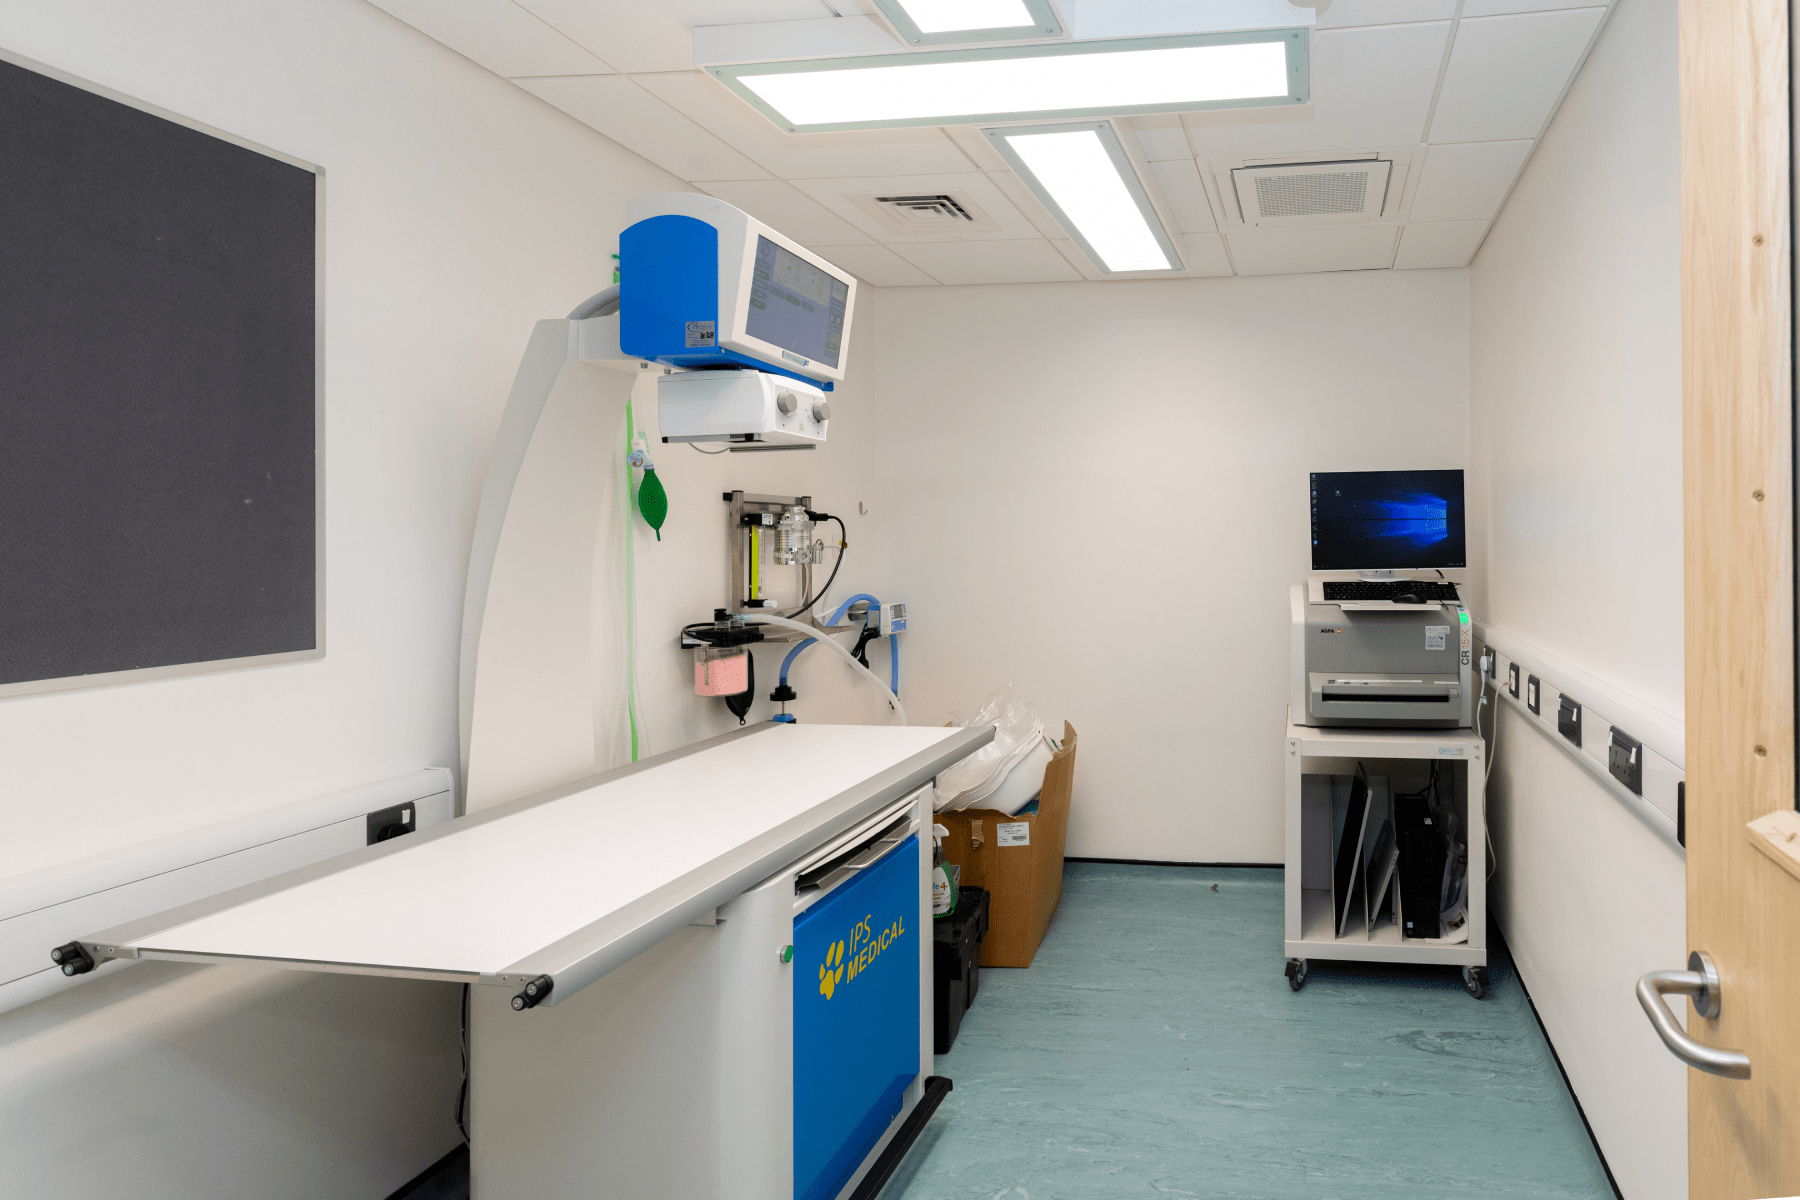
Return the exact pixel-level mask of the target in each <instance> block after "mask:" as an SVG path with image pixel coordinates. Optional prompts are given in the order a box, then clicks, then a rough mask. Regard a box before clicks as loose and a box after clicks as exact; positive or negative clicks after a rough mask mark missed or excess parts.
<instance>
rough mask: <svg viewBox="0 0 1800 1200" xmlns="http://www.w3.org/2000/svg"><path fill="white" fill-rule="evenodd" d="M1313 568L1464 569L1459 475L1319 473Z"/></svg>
mask: <svg viewBox="0 0 1800 1200" xmlns="http://www.w3.org/2000/svg"><path fill="white" fill-rule="evenodd" d="M1311 499H1312V569H1313V570H1315V571H1391V570H1397V569H1415V570H1416V569H1430V568H1434V567H1436V568H1448V567H1464V566H1467V565H1468V538H1467V534H1466V532H1465V530H1464V526H1463V473H1462V472H1461V471H1316V472H1314V473H1313V476H1312V498H1311Z"/></svg>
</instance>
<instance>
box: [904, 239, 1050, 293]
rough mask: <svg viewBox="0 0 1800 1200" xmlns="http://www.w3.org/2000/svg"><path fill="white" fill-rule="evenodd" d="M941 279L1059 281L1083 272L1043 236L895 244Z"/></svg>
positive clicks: (941, 281) (910, 258)
mask: <svg viewBox="0 0 1800 1200" xmlns="http://www.w3.org/2000/svg"><path fill="white" fill-rule="evenodd" d="M893 251H894V253H895V254H898V255H899V256H900V257H901V258H904V259H906V260H907V261H908V262H910V263H912V264H913V265H914V266H916V267H918V268H919V269H920V270H921V271H924V272H925V273H926V274H928V275H930V276H932V277H933V278H935V279H936V280H937V281H938V282H939V283H1058V282H1063V281H1071V280H1077V279H1080V278H1081V275H1080V274H1079V273H1078V272H1077V271H1076V270H1075V268H1074V267H1072V266H1070V265H1069V263H1068V261H1067V260H1066V259H1064V258H1063V256H1062V255H1061V254H1059V253H1058V252H1057V249H1056V247H1055V246H1052V245H1051V244H1050V243H1049V242H1047V241H1045V240H1044V239H1043V238H1029V239H1026V240H1023V241H1016V242H907V243H905V244H904V245H898V246H894V247H893Z"/></svg>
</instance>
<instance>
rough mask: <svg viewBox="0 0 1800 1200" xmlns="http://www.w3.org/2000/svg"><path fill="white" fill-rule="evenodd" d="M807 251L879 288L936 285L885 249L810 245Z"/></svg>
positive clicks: (880, 247) (919, 271) (878, 247)
mask: <svg viewBox="0 0 1800 1200" xmlns="http://www.w3.org/2000/svg"><path fill="white" fill-rule="evenodd" d="M807 249H809V250H811V251H813V252H814V253H815V254H819V255H822V256H824V258H825V260H826V261H827V262H831V263H835V264H836V265H837V266H840V267H842V268H844V270H846V271H848V272H850V273H851V274H852V275H855V276H856V277H857V278H858V279H860V280H862V281H863V282H864V283H872V284H874V285H875V286H876V287H919V286H921V285H924V284H933V283H936V282H937V280H935V279H933V278H932V277H931V276H929V275H927V274H926V273H925V272H923V271H921V270H919V268H917V267H915V266H913V265H912V264H911V263H909V262H907V261H906V260H905V259H904V258H901V257H900V256H899V255H898V254H895V253H894V252H893V251H892V250H889V249H888V248H887V247H886V246H808V247H807Z"/></svg>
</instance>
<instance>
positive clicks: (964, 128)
mask: <svg viewBox="0 0 1800 1200" xmlns="http://www.w3.org/2000/svg"><path fill="white" fill-rule="evenodd" d="M943 130H944V136H945V137H947V138H949V139H950V140H951V141H953V142H955V143H956V147H957V149H959V150H961V151H962V152H963V154H965V155H966V156H968V159H969V161H970V162H972V163H974V164H975V165H976V167H978V168H979V169H981V170H983V171H1010V170H1011V169H1012V168H1011V167H1009V166H1007V164H1006V160H1005V159H1004V158H1001V157H1000V152H999V151H998V150H996V149H994V143H992V142H990V141H988V140H987V137H986V135H984V134H983V133H982V132H981V130H980V128H979V127H977V126H974V125H945V126H944V127H943Z"/></svg>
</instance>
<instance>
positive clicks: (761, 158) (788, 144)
mask: <svg viewBox="0 0 1800 1200" xmlns="http://www.w3.org/2000/svg"><path fill="white" fill-rule="evenodd" d="M632 79H634V80H636V81H637V83H638V84H639V85H640V86H642V87H643V88H644V89H645V90H646V91H648V92H650V93H651V94H652V95H654V96H656V97H658V98H659V99H661V100H662V101H664V102H665V103H667V104H668V105H669V106H670V107H672V108H674V109H676V110H677V111H678V112H681V113H683V114H685V115H686V116H688V117H691V118H692V119H693V120H694V121H695V122H697V123H698V124H699V125H700V126H701V127H702V128H703V129H707V130H710V131H711V132H712V133H714V134H716V135H717V136H719V137H721V138H723V139H724V140H725V141H726V142H727V143H729V144H730V145H732V146H733V147H735V148H736V149H738V150H739V151H741V152H742V153H743V154H744V155H745V156H746V157H748V158H750V159H751V160H753V161H755V162H757V163H760V164H761V165H763V166H764V167H767V168H768V169H769V170H770V171H771V172H772V173H774V174H775V175H777V176H779V177H780V178H782V179H837V178H842V177H844V176H847V175H877V174H888V175H915V174H917V175H924V174H927V173H929V172H932V171H967V170H971V169H972V168H973V165H974V164H972V163H970V162H969V157H968V155H966V154H964V153H963V152H962V151H961V150H959V149H957V148H956V143H955V142H952V141H951V140H950V139H949V138H948V137H946V136H944V131H943V130H941V129H868V130H858V131H856V132H852V133H788V132H787V131H786V130H782V129H777V128H776V127H775V126H774V125H772V124H770V123H769V121H768V119H767V118H765V117H764V116H763V115H762V114H761V113H758V112H757V111H756V110H755V109H753V108H751V107H750V106H749V105H748V104H745V103H744V102H743V101H742V100H740V99H738V98H737V97H736V96H734V95H732V94H731V93H730V92H728V91H726V90H725V87H724V85H723V84H720V83H717V82H715V81H714V80H712V79H709V78H707V76H706V75H704V74H703V73H701V72H699V71H695V70H687V71H678V72H673V73H670V74H660V75H633V76H632Z"/></svg>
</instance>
